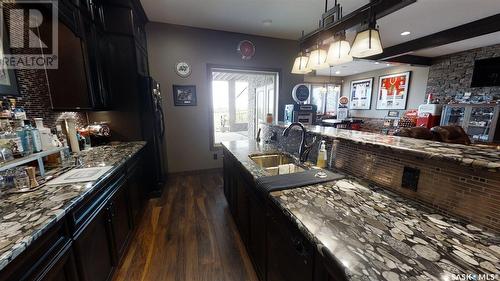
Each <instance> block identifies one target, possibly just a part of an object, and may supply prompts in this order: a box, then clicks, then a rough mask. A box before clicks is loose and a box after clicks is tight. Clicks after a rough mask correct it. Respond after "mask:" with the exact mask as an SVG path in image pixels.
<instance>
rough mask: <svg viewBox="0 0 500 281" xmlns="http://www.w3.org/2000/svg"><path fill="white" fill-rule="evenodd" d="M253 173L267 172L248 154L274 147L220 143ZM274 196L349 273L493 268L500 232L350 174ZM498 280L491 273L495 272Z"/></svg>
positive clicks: (417, 276)
mask: <svg viewBox="0 0 500 281" xmlns="http://www.w3.org/2000/svg"><path fill="white" fill-rule="evenodd" d="M224 146H225V148H226V149H227V150H228V151H229V152H230V153H231V154H232V155H233V156H234V157H235V158H236V159H237V160H238V161H239V162H240V163H241V164H242V165H243V166H244V167H245V168H246V169H247V170H248V171H249V172H250V173H251V175H252V176H253V177H254V178H258V177H261V176H265V175H266V172H265V171H263V170H262V169H260V168H259V167H258V166H257V165H255V164H254V163H253V162H252V161H251V160H250V159H249V158H248V154H253V153H268V152H275V151H277V148H276V147H275V146H273V145H259V144H257V143H256V142H255V141H252V140H249V141H237V142H227V143H224ZM270 198H271V200H272V201H273V202H274V203H275V204H276V205H277V206H278V207H279V208H281V209H282V211H283V212H284V213H285V214H286V215H288V216H289V217H290V218H291V219H292V221H295V222H296V225H297V226H298V227H299V229H301V231H302V232H303V234H304V235H305V236H306V237H308V238H309V240H310V241H311V242H313V243H314V244H315V245H316V246H317V247H318V249H320V248H326V249H327V250H328V251H330V253H331V254H332V255H333V256H334V257H335V258H336V259H337V260H338V262H339V263H340V264H341V265H343V267H344V269H345V271H346V274H347V275H348V276H349V277H350V279H351V280H371V281H373V280H389V281H393V280H443V281H446V280H452V279H451V278H452V274H469V273H470V274H474V273H475V274H479V273H487V274H497V275H499V278H500V237H499V236H498V234H493V233H488V232H485V231H482V230H481V229H480V228H478V227H475V226H473V225H468V224H466V223H464V222H463V221H460V220H457V219H454V218H451V217H443V216H441V215H439V214H437V212H436V211H435V210H433V209H430V208H427V207H425V206H424V205H421V204H418V203H415V202H413V201H411V200H407V199H404V198H402V197H400V196H398V195H396V194H394V193H391V192H389V191H386V190H384V189H382V188H378V187H374V186H371V185H369V184H368V183H367V182H364V181H362V180H358V179H355V178H352V177H348V178H347V179H343V180H340V181H336V182H329V183H326V184H318V185H312V186H306V187H301V188H296V189H292V190H287V191H279V192H273V193H271V194H270ZM493 280H495V279H493Z"/></svg>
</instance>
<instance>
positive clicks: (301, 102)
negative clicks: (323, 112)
mask: <svg viewBox="0 0 500 281" xmlns="http://www.w3.org/2000/svg"><path fill="white" fill-rule="evenodd" d="M310 93H311V85H309V84H298V85H296V86H295V87H294V88H293V90H292V97H293V100H294V101H295V102H296V104H287V105H285V122H288V123H291V122H300V123H302V124H304V125H313V124H315V123H316V113H317V111H318V107H317V106H316V105H314V104H309V103H307V102H309V99H310Z"/></svg>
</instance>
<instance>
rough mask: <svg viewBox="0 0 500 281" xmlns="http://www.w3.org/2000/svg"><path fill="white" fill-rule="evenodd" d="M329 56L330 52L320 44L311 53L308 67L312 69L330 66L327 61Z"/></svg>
mask: <svg viewBox="0 0 500 281" xmlns="http://www.w3.org/2000/svg"><path fill="white" fill-rule="evenodd" d="M327 56H328V53H327V52H326V51H325V50H323V49H322V48H321V47H320V46H319V44H318V45H317V47H316V49H314V50H313V51H312V52H311V54H310V55H309V62H308V64H307V67H308V68H309V69H312V70H318V69H324V68H327V67H329V65H328V63H327V62H326V57H327Z"/></svg>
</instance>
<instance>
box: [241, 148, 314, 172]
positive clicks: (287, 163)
mask: <svg viewBox="0 0 500 281" xmlns="http://www.w3.org/2000/svg"><path fill="white" fill-rule="evenodd" d="M249 157H250V159H252V161H253V162H255V164H257V165H259V166H260V167H261V168H263V169H264V170H266V171H267V172H268V173H269V174H270V175H273V176H274V175H282V174H292V173H298V172H303V171H305V170H306V169H307V168H306V167H305V166H302V165H297V164H296V162H297V161H296V160H295V158H293V157H292V156H290V155H288V154H284V153H272V154H255V155H249Z"/></svg>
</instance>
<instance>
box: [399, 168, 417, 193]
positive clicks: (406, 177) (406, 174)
mask: <svg viewBox="0 0 500 281" xmlns="http://www.w3.org/2000/svg"><path fill="white" fill-rule="evenodd" d="M419 177H420V170H419V169H417V168H411V167H406V166H405V167H404V169H403V178H402V179H401V187H402V188H407V189H411V190H413V191H417V186H418V178H419Z"/></svg>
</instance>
